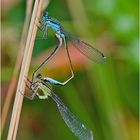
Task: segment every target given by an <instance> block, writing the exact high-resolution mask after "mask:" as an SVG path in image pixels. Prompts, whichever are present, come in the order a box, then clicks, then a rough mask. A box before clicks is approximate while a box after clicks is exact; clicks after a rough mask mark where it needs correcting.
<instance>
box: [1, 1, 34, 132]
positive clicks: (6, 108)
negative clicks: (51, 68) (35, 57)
mask: <svg viewBox="0 0 140 140" xmlns="http://www.w3.org/2000/svg"><path fill="white" fill-rule="evenodd" d="M32 6H33V0H28V1H27V3H26V16H25V22H24V26H23V31H22V36H21V41H20V48H19V52H18V56H17V59H16V63H15V67H14V70H13V76H12V79H11V82H10V85H9V88H8V91H7V96H6V99H5V101H4V105H3V110H2V116H1V117H2V124H1V133H2V132H3V129H4V126H5V121H6V119H7V115H8V111H9V107H10V104H11V100H12V97H13V95H14V90H15V87H16V83H17V78H18V72H19V69H20V66H21V62H22V56H23V51H24V44H25V37H26V35H27V30H28V26H29V21H30V17H31V10H32ZM0 119H1V118H0Z"/></svg>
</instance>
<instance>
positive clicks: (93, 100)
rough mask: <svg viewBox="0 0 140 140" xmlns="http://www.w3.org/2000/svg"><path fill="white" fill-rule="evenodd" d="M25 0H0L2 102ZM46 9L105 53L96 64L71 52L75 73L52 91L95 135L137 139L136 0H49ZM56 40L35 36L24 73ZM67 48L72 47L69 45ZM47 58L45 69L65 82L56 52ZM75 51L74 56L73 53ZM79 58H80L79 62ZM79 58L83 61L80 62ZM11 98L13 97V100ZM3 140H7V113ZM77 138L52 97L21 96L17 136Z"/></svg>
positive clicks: (98, 139) (105, 139)
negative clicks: (32, 50)
mask: <svg viewBox="0 0 140 140" xmlns="http://www.w3.org/2000/svg"><path fill="white" fill-rule="evenodd" d="M25 11H26V1H24V0H22V1H19V0H13V1H10V0H3V1H2V69H1V70H2V71H1V74H2V75H1V86H2V107H3V103H4V99H5V97H6V92H7V89H8V85H9V83H10V79H11V77H12V72H13V69H14V64H15V61H16V56H17V53H18V48H19V42H20V38H21V33H22V29H23V23H24V19H25ZM45 11H48V12H49V15H50V16H52V17H54V18H56V19H57V20H59V21H60V22H61V24H62V25H63V26H64V28H65V29H67V30H68V31H70V32H72V33H74V34H76V35H78V36H79V37H81V38H82V39H84V40H86V41H87V42H89V43H90V44H94V46H95V47H96V48H98V49H99V50H100V51H101V52H103V53H104V54H105V55H106V57H107V62H106V64H103V65H102V64H96V63H94V62H91V61H89V60H87V59H86V58H85V57H84V56H83V57H82V56H79V55H80V54H79V53H78V52H77V53H75V51H74V52H73V51H70V54H71V57H72V58H73V59H72V60H73V61H72V62H73V65H74V71H75V78H74V79H73V80H72V81H70V82H69V83H68V84H67V85H66V86H65V87H59V86H55V87H54V92H55V93H56V94H58V96H59V97H60V98H62V100H63V102H64V103H65V104H66V105H67V106H68V107H69V108H70V110H71V111H72V112H74V113H75V114H76V115H77V116H78V117H79V118H80V120H81V121H82V122H84V124H86V126H88V127H89V128H91V129H92V130H93V133H94V139H95V140H138V119H139V116H138V114H139V112H138V103H139V99H138V97H139V94H138V93H139V85H138V80H139V79H138V63H139V61H138V50H139V49H138V0H76V1H75V0H50V1H49V5H48V7H47V8H46V10H45ZM55 44H56V40H55V38H54V34H53V32H52V31H50V30H49V38H48V40H36V42H35V47H34V52H33V57H32V62H31V67H30V72H29V77H31V76H32V72H33V71H34V70H35V69H36V68H37V66H38V65H39V64H40V63H41V62H42V60H43V59H44V58H46V57H47V55H48V52H50V50H51V49H52V48H53V47H54V45H55ZM70 50H72V49H70ZM63 53H64V50H62V52H60V54H58V56H56V59H55V60H57V61H53V60H52V64H50V67H48V73H47V71H45V70H46V68H45V70H42V74H44V75H46V76H47V75H48V74H50V75H51V77H55V78H56V79H57V80H59V81H64V80H66V79H67V77H68V76H70V73H69V70H68V68H69V67H68V64H67V62H63V63H62V61H63V58H62V57H61V54H63ZM76 54H77V55H78V56H79V57H78V58H76ZM82 60H83V61H82ZM82 62H83V63H82ZM13 101H14V100H13ZM12 105H13V102H12V104H11V106H10V112H9V116H8V120H7V121H6V122H7V123H6V127H5V129H4V132H3V135H2V139H6V137H7V132H8V127H9V122H10V116H11V111H12ZM25 139H26V140H76V139H77V138H76V137H75V136H74V135H73V134H72V133H71V131H70V130H69V128H68V127H67V126H66V124H65V123H64V122H63V120H62V118H61V116H60V114H59V112H58V110H57V108H56V106H55V104H54V102H53V101H52V100H51V99H48V100H45V101H44V100H39V99H37V98H36V99H35V100H33V101H30V100H28V99H25V100H24V104H23V109H22V113H21V118H20V123H19V129H18V135H17V140H25Z"/></svg>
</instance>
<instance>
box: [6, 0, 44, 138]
mask: <svg viewBox="0 0 140 140" xmlns="http://www.w3.org/2000/svg"><path fill="white" fill-rule="evenodd" d="M42 2H43V0H35V4H34V9H33V14H32V18H31V22H30V27H29V32H28V36H27V41H26V45H25V51H24V56H23V61H22V67H21V72H20V76H19V81H18V86H17V91H16V97H15V101H14V107H13V111H12V117H11V122H10V127H9V132H8V137H7V140H15V139H16V134H17V128H18V124H19V118H20V113H21V108H22V103H23V98H24V96H23V95H22V94H21V92H22V93H24V91H25V86H26V84H25V80H26V77H27V75H28V71H29V66H30V61H31V56H32V51H33V46H34V42H35V37H36V33H37V26H36V25H35V20H36V17H40V14H41V6H42Z"/></svg>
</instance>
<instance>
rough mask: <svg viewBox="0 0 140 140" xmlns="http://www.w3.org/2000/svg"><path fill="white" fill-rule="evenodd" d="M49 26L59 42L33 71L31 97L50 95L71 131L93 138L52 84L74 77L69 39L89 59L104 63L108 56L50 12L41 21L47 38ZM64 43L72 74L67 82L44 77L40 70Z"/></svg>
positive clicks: (40, 97)
mask: <svg viewBox="0 0 140 140" xmlns="http://www.w3.org/2000/svg"><path fill="white" fill-rule="evenodd" d="M48 27H50V28H51V29H52V30H53V31H54V32H55V35H56V37H57V38H58V41H59V42H58V44H57V46H56V47H55V49H54V50H53V52H52V53H51V55H50V56H49V57H47V59H46V60H45V61H44V62H43V63H42V64H41V65H40V66H39V67H38V68H37V69H36V70H35V72H34V73H33V77H32V81H29V82H30V87H29V88H30V89H31V90H32V92H33V94H32V96H31V99H33V98H34V97H35V95H36V96H38V97H39V99H47V98H48V96H50V97H51V98H52V99H53V100H54V101H55V103H56V104H57V107H58V110H59V112H60V114H61V116H62V118H63V119H64V121H65V123H66V124H67V126H68V127H69V128H70V129H71V131H72V132H73V133H74V134H75V135H76V136H77V137H78V138H79V139H80V140H92V139H93V135H92V131H91V130H90V129H88V128H86V127H85V125H84V124H83V123H81V121H80V120H79V119H78V118H77V117H76V116H75V115H74V114H73V113H72V112H71V111H70V110H69V109H68V108H67V107H66V106H65V105H64V103H63V102H62V100H61V99H60V98H59V97H58V96H57V95H56V94H54V93H53V92H52V90H51V87H50V85H49V83H50V84H55V85H62V86H63V85H65V84H66V83H68V82H69V81H70V80H71V79H72V78H73V77H74V73H73V67H72V63H71V59H70V55H69V51H68V46H67V40H70V41H71V42H72V43H73V45H74V46H75V47H76V48H77V49H78V50H79V51H80V52H81V53H82V54H84V55H85V56H87V57H88V58H89V59H91V60H93V61H95V62H98V63H104V62H105V60H106V58H105V56H104V55H103V54H102V53H101V52H100V51H98V50H97V49H95V48H93V47H92V46H91V45H89V44H88V43H85V42H84V41H82V40H81V39H79V38H78V37H76V36H74V35H72V34H71V33H69V32H67V31H65V30H64V28H63V27H62V26H61V24H60V23H59V22H58V21H56V20H55V19H53V18H52V17H49V15H48V13H44V14H43V16H42V18H41V20H40V22H39V28H40V30H41V31H43V32H44V35H43V37H44V38H47V34H48ZM63 43H64V47H65V48H66V52H67V55H68V59H69V63H70V69H71V73H72V76H71V77H70V78H69V79H68V80H66V81H65V82H63V83H62V82H59V81H57V80H54V79H52V78H49V77H44V78H43V77H42V76H41V74H39V73H38V71H39V70H40V69H41V68H42V67H43V66H45V65H46V64H47V63H48V62H49V61H50V60H51V58H53V57H54V56H55V54H56V53H57V52H58V51H59V49H60V48H61V47H62V44H63Z"/></svg>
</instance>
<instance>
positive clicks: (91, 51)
mask: <svg viewBox="0 0 140 140" xmlns="http://www.w3.org/2000/svg"><path fill="white" fill-rule="evenodd" d="M61 32H62V33H63V34H64V35H65V36H66V38H67V39H68V40H70V41H71V42H72V44H73V46H74V47H75V48H77V49H78V50H79V51H80V52H81V53H82V54H84V55H85V56H86V57H88V58H89V59H91V60H93V61H95V62H97V63H105V62H106V57H105V56H104V55H103V53H101V52H100V51H98V50H97V49H96V48H94V47H92V46H91V45H90V44H88V43H86V42H84V41H83V40H81V39H79V38H78V37H76V36H75V35H72V34H71V33H69V32H67V31H65V30H64V29H62V31H61Z"/></svg>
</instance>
